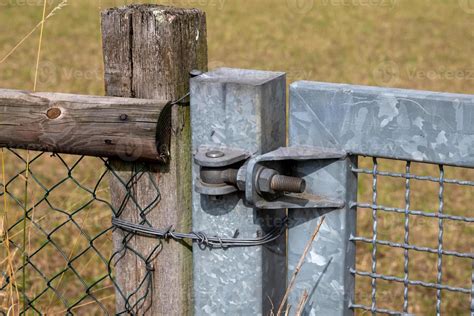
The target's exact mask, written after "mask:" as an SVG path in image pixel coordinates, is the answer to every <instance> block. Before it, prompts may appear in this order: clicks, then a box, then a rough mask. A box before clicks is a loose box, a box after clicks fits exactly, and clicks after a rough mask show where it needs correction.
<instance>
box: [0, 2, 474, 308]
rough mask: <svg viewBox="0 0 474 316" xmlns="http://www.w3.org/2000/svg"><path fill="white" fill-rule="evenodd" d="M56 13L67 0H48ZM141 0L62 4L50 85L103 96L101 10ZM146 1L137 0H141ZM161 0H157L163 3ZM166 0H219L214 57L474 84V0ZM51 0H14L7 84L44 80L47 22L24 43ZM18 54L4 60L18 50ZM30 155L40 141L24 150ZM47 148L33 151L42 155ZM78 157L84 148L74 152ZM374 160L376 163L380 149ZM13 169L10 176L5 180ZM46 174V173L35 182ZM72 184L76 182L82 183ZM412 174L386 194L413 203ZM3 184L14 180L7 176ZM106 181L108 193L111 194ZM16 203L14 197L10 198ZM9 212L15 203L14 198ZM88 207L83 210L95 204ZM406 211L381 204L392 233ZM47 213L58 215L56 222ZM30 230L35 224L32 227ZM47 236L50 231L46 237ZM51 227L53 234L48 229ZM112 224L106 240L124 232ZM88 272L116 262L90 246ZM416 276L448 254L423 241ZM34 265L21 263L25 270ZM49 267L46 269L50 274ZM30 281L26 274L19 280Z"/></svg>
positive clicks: (42, 259) (451, 228) (451, 269)
mask: <svg viewBox="0 0 474 316" xmlns="http://www.w3.org/2000/svg"><path fill="white" fill-rule="evenodd" d="M46 1H47V4H48V5H47V9H48V12H49V11H50V10H52V9H53V8H54V7H56V6H57V5H58V4H59V3H60V1H56V0H46ZM129 3H132V1H101V0H73V1H69V2H68V5H67V6H65V7H63V8H62V9H60V10H58V11H56V12H55V14H54V15H53V16H52V17H50V18H49V19H48V20H47V22H46V24H45V29H44V37H43V44H42V54H41V61H40V64H39V69H38V85H37V90H38V91H52V92H71V93H82V94H97V95H102V94H103V93H104V89H103V80H102V73H103V65H102V55H101V36H100V16H99V12H100V11H101V10H103V9H105V8H108V7H112V6H122V5H125V4H129ZM133 3H136V2H135V1H133ZM155 3H156V2H155ZM160 3H163V4H170V5H177V6H188V7H198V8H201V9H203V10H205V11H206V12H207V22H208V42H209V67H210V68H211V69H212V68H216V67H220V66H229V67H241V68H254V69H264V70H278V71H285V72H287V74H288V82H292V81H295V80H302V79H305V80H315V81H327V82H344V83H352V84H365V85H377V86H392V87H401V88H412V89H423V90H434V91H447V92H458V93H474V63H473V61H474V58H473V51H474V1H472V0H459V1H458V0H345V1H344V0H183V1H172V0H166V1H163V2H160ZM42 5H43V1H40V0H38V1H36V0H0V30H2V32H0V87H2V88H14V89H26V90H32V89H33V81H34V74H35V63H36V54H37V50H38V38H39V29H36V31H34V32H33V33H32V34H31V35H30V36H29V37H27V38H25V40H24V42H22V44H21V45H20V46H19V47H18V48H16V49H15V50H14V51H13V53H11V55H10V52H11V51H12V49H13V48H15V46H16V44H18V43H19V42H20V41H21V40H22V39H23V38H24V37H25V35H27V34H28V33H30V31H31V30H33V29H34V28H35V26H37V24H38V23H39V22H40V21H41V16H42V9H43V8H42ZM7 55H8V56H9V57H8V58H6V59H4V56H7ZM20 154H21V155H22V156H23V157H25V156H26V153H24V152H22V153H20ZM31 155H33V154H31ZM4 159H5V162H6V171H5V178H6V179H9V178H11V177H14V176H15V175H16V174H17V173H18V172H20V171H21V170H22V168H23V167H24V162H22V161H21V160H20V159H18V157H16V156H15V155H13V154H12V153H10V152H6V151H5V152H4ZM65 159H69V160H68V162H70V163H73V161H74V159H77V158H74V157H66V158H65ZM361 165H362V166H364V167H369V168H370V166H371V161H370V159H361ZM100 168H102V165H101V162H100V161H99V160H96V159H88V161H87V163H86V162H81V164H80V168H78V169H77V170H76V171H75V175H76V177H78V178H80V182H81V183H83V184H84V185H87V186H93V185H94V184H95V182H96V181H97V177H98V175H99V173H98V170H101V169H100ZM32 169H33V171H34V172H35V174H37V175H38V176H39V177H41V179H42V181H43V182H44V183H47V184H48V185H53V184H54V183H57V181H59V180H60V179H62V178H63V177H64V176H65V174H66V175H67V169H65V168H64V166H63V165H62V164H61V162H60V161H58V159H56V158H51V157H49V156H48V155H44V156H43V157H41V158H40V159H38V161H36V162H35V163H34V164H32ZM381 169H385V170H395V171H400V172H404V165H403V164H402V163H393V162H389V161H381ZM413 172H415V173H417V174H422V175H432V176H435V177H438V176H439V171H438V169H437V167H436V166H425V165H414V166H413ZM446 176H447V177H458V178H462V179H465V180H471V181H474V172H473V170H465V169H455V168H447V175H446ZM360 181H361V185H360V194H359V199H360V200H361V201H364V202H370V201H371V194H372V192H371V178H370V176H367V177H366V176H361V177H360ZM0 182H1V181H0ZM30 182H31V183H32V181H30ZM68 185H69V186H70V187H68ZM412 186H413V188H412V190H413V195H412V205H413V209H422V210H426V211H430V212H437V208H438V203H437V202H438V201H437V196H438V186H437V185H436V183H426V182H417V181H413V184H412ZM404 187H405V183H404V181H402V180H397V179H387V178H381V179H380V187H379V196H380V200H379V203H380V204H384V205H387V206H392V207H401V208H403V207H404ZM2 189H3V188H2ZM11 190H12V192H14V193H15V195H18V196H20V197H22V196H24V177H23V178H22V177H19V178H18V180H17V182H16V183H15V185H12V186H11ZM106 190H107V186H106V185H104V187H103V192H102V194H104V195H107V192H106ZM43 193H44V192H43V191H42V190H41V188H38V187H35V185H34V184H30V185H29V189H28V196H27V200H28V203H29V204H31V203H34V202H35V201H38V200H39V199H41V197H42V195H43ZM473 193H474V191H473V189H472V188H460V187H455V186H447V188H446V207H445V209H446V212H448V213H451V214H454V215H464V216H472V215H473V213H472V211H473V207H472V202H473V201H474V195H473ZM88 198H90V196H88V195H87V194H84V191H83V190H77V189H75V188H74V186H73V185H72V184H70V183H65V184H64V186H63V187H59V188H58V189H56V190H55V193H54V196H51V197H50V199H51V201H56V202H57V203H59V204H58V205H59V206H58V207H59V208H61V209H64V210H66V213H67V212H72V211H73V210H75V209H77V208H78V207H79V206H80V205H82V204H84V203H86V202H87V199H88ZM2 202H3V201H2ZM7 204H8V216H9V217H8V221H9V223H10V224H11V223H12V222H13V221H14V220H15V218H18V217H19V216H21V208H20V207H18V205H17V204H16V203H15V202H14V201H13V200H12V199H11V198H8V199H7ZM0 207H1V208H2V212H0V213H1V214H4V213H5V208H4V206H3V204H2V206H0ZM42 207H43V208H44V209H43V208H38V210H37V211H36V212H37V214H36V216H37V217H36V218H41V219H44V220H43V223H48V224H47V225H48V227H50V228H48V229H50V230H51V229H52V227H54V224H55V223H62V222H64V216H65V215H64V214H59V213H57V212H51V211H50V210H49V209H48V207H46V206H42ZM82 214H83V215H82ZM81 216H82V217H81V218H78V221H81V223H83V226H86V227H89V228H90V232H89V233H90V234H91V235H95V234H97V233H98V232H99V231H100V230H101V226H100V225H99V224H98V223H105V224H104V227H106V226H107V221H108V219H109V218H110V213H109V212H107V208H106V207H105V206H104V205H102V204H99V205H98V204H94V205H91V207H90V209H88V210H86V211H84V212H83V213H81ZM370 220H371V214H369V212H367V211H361V212H360V213H359V224H358V232H359V235H363V236H366V237H371V227H372V226H371V221H370ZM403 220H404V219H403V216H395V215H388V214H380V223H379V234H380V236H381V237H380V238H381V239H384V240H392V241H397V242H403V233H404V231H403ZM45 225H46V224H45ZM437 227H438V222H437V221H436V220H431V219H429V220H426V219H419V218H413V219H412V221H411V223H410V228H411V232H412V233H411V239H410V241H411V242H412V243H416V244H418V245H422V246H429V247H434V248H437V235H438V229H437ZM445 229H446V233H445V238H444V240H445V247H446V249H448V250H453V251H460V252H474V246H473V244H474V243H473V242H474V240H473V236H474V230H473V227H472V225H470V226H468V225H464V224H459V223H450V222H449V221H446V223H445ZM71 230H74V228H67V226H65V227H64V229H63V232H64V233H63V234H60V233H59V232H58V233H57V234H56V236H55V238H57V239H58V241H57V242H58V243H60V244H61V246H62V247H64V248H65V249H67V251H66V252H67V253H68V254H70V255H71V256H73V255H74V254H75V253H78V252H79V251H80V250H81V249H83V248H84V247H87V241H85V240H82V239H80V238H77V236H75V235H74V234H71V233H70V232H71ZM28 232H29V234H28V242H29V245H30V247H32V249H34V248H37V247H38V246H39V245H41V244H42V243H43V242H44V239H45V238H44V236H42V235H41V233H39V232H37V231H36V233H35V229H34V228H28ZM16 233H17V235H16V236H17V238H20V237H21V236H22V231H21V229H20V228H18V231H16ZM35 236H38V237H35ZM39 236H42V237H39ZM107 238H109V239H110V236H109V237H104V242H103V243H102V244H101V245H103V246H104V250H103V251H104V252H105V253H107V251H108V250H106V249H107V245H110V243H109V242H110V241H108V240H109V239H107ZM2 247H3V249H1V250H0V255H1V257H0V267H1V269H2V270H3V271H4V270H5V264H6V263H5V260H4V255H5V254H6V250H5V249H4V248H5V247H4V245H0V248H2ZM379 249H380V250H381V251H382V253H381V254H380V255H379V257H378V261H379V265H378V267H379V270H378V272H379V273H386V274H391V275H396V276H399V277H403V252H402V251H401V250H393V249H386V248H385V249H384V247H379ZM370 250H371V248H370V246H361V247H359V248H358V259H357V260H358V261H357V265H358V268H359V269H360V270H365V271H369V270H370V266H371V261H370ZM49 251H50V252H48V249H47V248H45V250H43V255H42V256H37V258H35V259H34V260H37V261H38V263H37V264H38V265H41V266H42V267H43V268H44V269H46V270H48V269H49V270H48V273H50V274H54V273H55V271H60V270H59V269H60V268H61V267H64V264H65V263H64V262H61V260H54V259H53V254H55V255H57V253H56V252H55V250H53V249H51V250H49ZM14 255H15V259H14V264H16V265H18V264H19V263H21V255H20V254H19V253H16V254H14ZM88 258H89V259H88V260H89V261H87V262H77V264H79V265H82V266H84V265H86V266H87V269H83V271H82V272H81V273H83V274H84V278H86V279H87V280H88V282H93V281H94V278H97V276H98V275H102V274H103V273H104V269H105V267H104V265H103V263H101V260H100V259H98V258H97V256H94V255H90V256H89V257H88ZM443 264H444V266H443V268H444V269H445V276H444V280H443V282H445V283H447V284H449V285H453V286H460V287H465V288H469V287H471V273H472V261H471V260H467V259H452V258H449V257H448V258H446V259H445V261H444V263H443ZM410 273H411V274H410V278H412V279H419V280H423V281H426V282H435V281H436V255H429V254H425V253H416V252H410ZM28 275H31V276H32V277H31V278H30V279H29V280H28V282H27V284H26V286H27V287H28V291H30V292H31V293H32V292H34V291H37V290H38V289H37V287H40V286H44V285H45V284H44V283H41V282H39V281H38V282H35V279H34V275H35V274H34V272H29V273H28ZM20 277H21V276H20ZM38 280H39V279H38ZM74 280H75V278H74V276H70V275H64V276H63V277H61V279H60V280H58V282H59V281H60V282H59V285H58V284H55V286H56V287H59V288H60V291H61V293H67V295H68V296H70V297H72V299H71V300H72V301H74V300H75V299H77V298H78V297H80V295H81V290H82V288H81V287H80V286H78V285H77V284H76V283H74V282H76V281H77V280H76V281H74ZM19 282H20V283H21V281H19ZM378 285H379V290H378V296H377V299H378V302H379V307H381V308H391V309H396V310H401V308H402V304H403V285H402V284H392V283H386V282H383V281H381V282H378ZM97 291H98V292H97V296H98V297H100V299H101V300H102V301H103V302H104V304H105V305H106V306H108V307H109V308H112V307H113V297H111V296H110V295H111V293H113V290H112V287H111V284H110V283H107V282H104V283H103V284H101V287H98V288H97ZM356 294H357V301H358V302H359V303H363V304H368V305H370V280H367V279H364V278H357V293H356ZM8 296H9V294H8V293H6V292H0V306H2V308H5V310H6V309H8V307H9V304H10V301H9V299H8ZM45 297H46V298H45V299H44V302H39V304H40V305H41V306H43V307H44V308H45V310H47V311H48V314H63V313H64V307H63V306H61V304H60V302H56V301H55V299H54V295H52V294H51V293H49V294H48V295H46V296H45ZM435 297H436V293H435V291H433V290H430V289H424V288H420V287H410V312H412V313H416V314H420V315H431V314H433V313H434V311H435V309H434V308H435V304H434V300H435ZM443 298H445V300H444V302H443V305H442V311H443V312H445V314H450V315H468V314H469V305H470V301H469V297H468V296H467V295H458V294H452V293H449V292H443ZM86 303H87V302H84V304H85V305H83V306H81V307H79V308H77V309H76V310H75V312H77V313H78V314H94V313H95V314H100V312H99V311H98V310H97V308H96V307H95V305H94V304H86Z"/></svg>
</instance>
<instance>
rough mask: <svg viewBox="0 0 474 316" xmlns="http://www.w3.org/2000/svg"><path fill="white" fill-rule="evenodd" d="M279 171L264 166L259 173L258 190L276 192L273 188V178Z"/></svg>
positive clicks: (260, 191)
mask: <svg viewBox="0 0 474 316" xmlns="http://www.w3.org/2000/svg"><path fill="white" fill-rule="evenodd" d="M277 174H278V172H277V171H276V170H273V169H269V168H262V170H261V171H260V172H259V173H257V179H256V182H257V191H258V192H259V193H271V194H274V193H275V191H274V190H272V189H271V183H272V178H273V177H274V176H276V175H277Z"/></svg>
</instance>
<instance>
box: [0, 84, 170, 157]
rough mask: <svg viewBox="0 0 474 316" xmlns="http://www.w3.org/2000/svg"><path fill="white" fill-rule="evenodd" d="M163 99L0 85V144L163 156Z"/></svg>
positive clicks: (166, 113)
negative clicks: (117, 96) (94, 94)
mask: <svg viewBox="0 0 474 316" xmlns="http://www.w3.org/2000/svg"><path fill="white" fill-rule="evenodd" d="M167 104H168V102H166V101H156V100H143V99H131V98H116V97H98V96H87V95H74V94H63V93H32V92H27V91H18V90H5V89H0V113H1V115H0V130H1V131H2V132H1V133H0V147H10V148H21V149H32V150H42V151H50V152H55V153H68V154H80V155H88V156H100V157H119V158H121V159H123V160H137V159H145V160H152V161H157V160H158V161H163V162H164V161H166V160H167V159H168V155H169V139H170V136H169V134H170V124H171V118H170V110H171V106H170V105H168V106H167Z"/></svg>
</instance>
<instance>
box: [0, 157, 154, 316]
mask: <svg viewBox="0 0 474 316" xmlns="http://www.w3.org/2000/svg"><path fill="white" fill-rule="evenodd" d="M1 158H2V167H3V168H2V178H0V189H1V190H0V191H1V192H0V200H1V201H2V207H1V210H2V211H1V214H0V215H1V216H0V218H1V220H2V225H1V228H2V231H1V237H2V238H1V243H0V254H1V255H0V258H2V259H1V261H0V270H1V271H2V275H1V283H0V314H4V315H6V314H10V315H11V314H12V313H13V314H32V313H38V314H48V315H64V314H87V315H94V314H95V315H97V314H100V315H103V314H116V313H117V314H133V313H135V312H136V311H138V310H141V311H144V310H146V308H147V307H146V306H143V304H145V300H144V298H145V297H146V295H148V294H149V290H150V286H151V273H152V272H151V269H150V264H149V262H150V260H152V259H153V258H154V257H155V256H156V255H157V254H158V253H159V251H160V249H161V242H160V241H159V240H157V241H156V247H155V248H154V249H153V251H152V254H151V255H150V254H142V253H141V252H140V251H138V250H137V249H136V247H135V245H136V242H135V240H134V239H135V236H134V235H133V234H130V233H126V232H123V231H121V230H119V229H115V230H114V229H113V227H112V224H111V219H112V218H113V217H118V216H120V215H121V213H122V212H123V211H124V209H125V208H128V209H130V208H133V209H135V210H137V212H136V213H137V214H138V216H139V223H140V224H142V225H145V226H147V225H149V223H148V222H147V220H146V214H147V212H148V211H149V210H150V209H152V208H153V207H154V206H155V205H156V204H157V203H159V200H160V191H159V189H158V187H157V186H156V185H155V186H152V187H153V188H154V189H155V190H156V194H155V195H154V198H153V200H152V201H150V202H149V203H147V205H139V204H138V203H137V200H136V198H135V193H134V192H133V190H132V189H131V188H132V187H133V185H134V184H136V183H137V182H138V181H144V179H146V181H151V182H153V179H152V177H149V176H148V173H147V172H146V168H145V165H143V164H139V163H137V164H134V165H133V168H132V171H131V172H126V173H124V172H116V171H115V170H114V168H113V167H112V163H110V162H109V161H108V160H105V159H101V158H94V157H85V156H71V155H60V154H49V153H43V152H34V151H24V150H13V149H2V151H1ZM111 177H114V178H116V179H118V180H119V181H114V183H115V184H116V185H115V187H114V189H113V190H114V192H111V190H110V186H109V180H110V179H111ZM117 184H118V185H117ZM112 195H113V197H114V203H112V202H111V196H112ZM118 197H120V200H117V198H118ZM141 202H142V204H143V201H141ZM130 256H133V257H134V258H135V260H137V261H141V262H142V263H143V264H142V265H141V266H143V267H144V271H142V273H138V272H137V275H138V274H140V276H141V277H142V280H141V282H139V283H138V284H139V288H137V289H135V290H132V291H130V290H129V289H128V290H127V291H125V290H123V289H121V288H120V286H119V283H120V282H117V278H119V277H120V276H116V275H115V273H114V271H115V269H114V268H115V267H116V266H117V265H118V264H120V263H121V261H122V260H124V258H129V257H130ZM116 304H117V305H116ZM116 306H122V307H124V308H123V310H117V311H116Z"/></svg>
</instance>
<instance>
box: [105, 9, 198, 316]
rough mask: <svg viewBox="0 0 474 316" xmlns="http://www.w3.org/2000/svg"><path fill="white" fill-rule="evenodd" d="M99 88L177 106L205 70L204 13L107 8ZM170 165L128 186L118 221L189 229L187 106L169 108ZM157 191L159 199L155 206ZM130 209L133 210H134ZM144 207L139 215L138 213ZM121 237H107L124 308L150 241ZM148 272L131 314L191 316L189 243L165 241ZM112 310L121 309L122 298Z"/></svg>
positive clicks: (122, 168)
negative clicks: (148, 281)
mask: <svg viewBox="0 0 474 316" xmlns="http://www.w3.org/2000/svg"><path fill="white" fill-rule="evenodd" d="M102 35H103V49H104V62H105V84H106V91H107V94H108V95H113V96H123V97H139V98H150V99H163V98H164V99H169V100H176V99H178V98H180V97H181V96H183V95H185V94H186V93H187V92H188V89H189V72H190V71H191V70H192V69H200V70H207V41H206V18H205V14H204V13H203V12H202V11H200V10H197V9H180V8H173V7H166V6H159V5H131V6H127V7H123V8H116V9H109V10H106V11H104V12H103V14H102ZM170 135H171V140H170V144H171V147H170V153H171V154H170V162H169V164H167V165H161V166H160V165H147V166H146V170H147V171H146V172H145V173H144V174H142V175H141V176H140V178H139V179H137V180H136V181H134V182H133V186H132V187H131V189H130V192H131V193H132V194H133V198H134V199H135V200H136V201H137V202H138V203H128V204H127V205H126V206H125V207H123V208H122V209H123V211H122V213H121V214H120V217H121V218H122V219H126V220H130V221H132V222H135V223H143V222H144V221H145V219H146V221H148V222H149V223H150V224H151V225H152V226H154V227H160V228H163V227H165V228H167V227H169V226H171V225H172V226H173V227H174V228H175V229H176V230H178V231H189V230H190V229H191V137H190V136H191V129H190V112H189V108H186V107H182V106H177V105H176V106H173V108H172V111H171V130H170ZM113 167H114V168H115V169H116V170H117V172H116V174H117V175H118V176H119V177H120V178H121V179H123V181H127V179H131V178H132V176H133V174H134V172H135V171H134V170H136V169H137V168H138V167H137V165H134V164H129V163H123V162H120V161H114V162H113ZM155 184H156V185H157V186H158V188H159V193H160V200H159V202H158V203H155V198H156V196H157V190H156V189H155ZM110 185H111V190H112V192H113V194H114V196H113V203H114V205H116V206H119V205H120V203H121V202H122V201H123V199H124V198H125V197H126V192H125V189H124V188H123V184H122V183H121V181H120V180H117V179H115V178H112V179H111V184H110ZM137 204H139V205H140V207H137ZM146 206H150V207H149V208H147V209H146V215H145V214H144V213H145V212H143V208H144V207H146ZM123 238H124V234H123V233H122V232H119V231H116V232H115V233H114V245H115V250H116V251H119V252H120V255H121V257H120V258H121V260H117V261H116V275H117V283H118V284H119V287H120V290H121V291H122V293H123V294H124V295H125V296H128V297H129V299H128V303H129V304H131V305H133V304H135V303H136V302H137V301H138V300H139V299H140V298H141V297H142V296H143V294H144V293H145V288H146V286H144V285H143V286H142V287H141V288H140V289H139V290H138V291H136V290H137V288H139V284H140V282H141V281H142V279H143V277H144V276H145V273H146V271H147V270H146V267H145V263H144V261H143V260H140V259H138V258H137V256H136V255H135V254H134V253H133V252H132V251H130V249H134V250H136V251H138V252H140V253H141V254H142V255H143V257H145V258H146V257H148V256H150V255H152V254H153V249H154V247H155V246H156V245H157V241H156V240H152V239H147V238H142V237H133V238H132V239H131V240H130V241H129V242H128V243H127V244H126V246H125V245H124V243H123V240H124V239H123ZM150 267H153V275H152V290H151V292H150V293H148V295H147V296H146V299H145V301H144V304H138V305H137V306H136V307H134V308H133V313H135V314H140V315H141V314H148V315H191V314H192V313H193V303H192V252H191V247H190V245H188V244H183V243H177V242H173V241H170V242H164V243H163V248H162V250H161V253H160V254H159V255H158V256H157V257H156V259H154V260H152V261H151V262H150V265H149V268H150ZM134 291H136V292H134ZM116 304H117V312H120V311H123V310H124V307H125V306H124V304H125V301H124V300H123V298H122V297H121V295H117V299H116Z"/></svg>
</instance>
